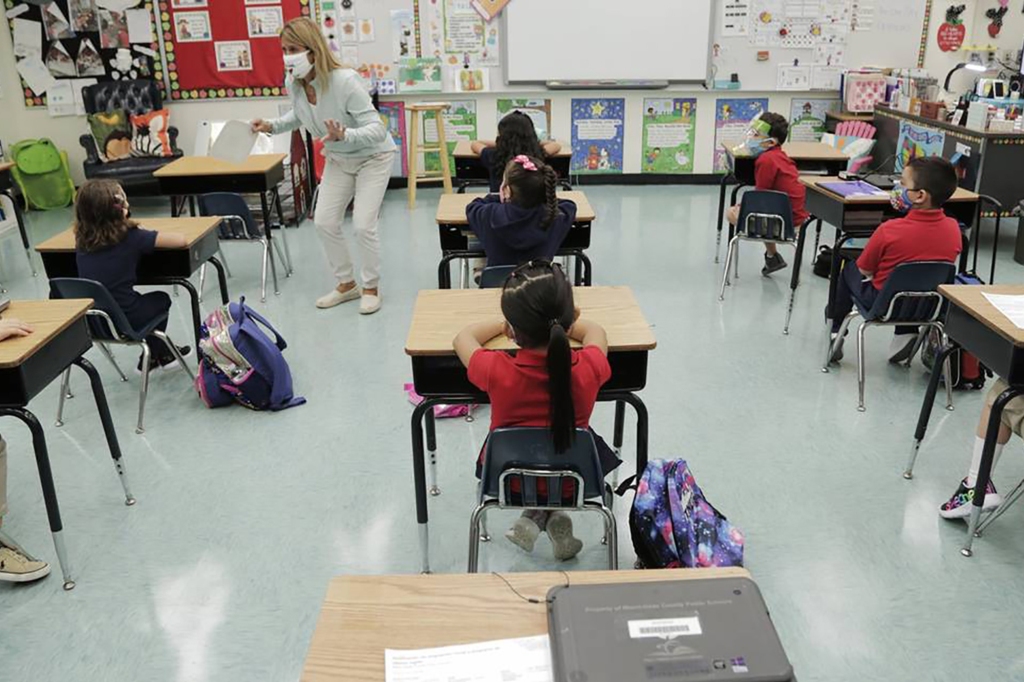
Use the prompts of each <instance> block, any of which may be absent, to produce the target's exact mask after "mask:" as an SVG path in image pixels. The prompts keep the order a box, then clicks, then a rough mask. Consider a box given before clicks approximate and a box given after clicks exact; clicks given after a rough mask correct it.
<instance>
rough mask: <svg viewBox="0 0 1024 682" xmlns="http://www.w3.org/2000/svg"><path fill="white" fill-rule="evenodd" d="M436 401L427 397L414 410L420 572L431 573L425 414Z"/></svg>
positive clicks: (414, 457) (413, 443)
mask: <svg viewBox="0 0 1024 682" xmlns="http://www.w3.org/2000/svg"><path fill="white" fill-rule="evenodd" d="M433 409H434V401H432V400H430V399H427V400H424V401H423V402H422V403H420V404H419V405H417V406H416V407H415V409H413V411H412V475H413V485H414V487H415V489H416V490H415V493H416V523H417V524H418V525H419V539H420V572H421V573H430V533H429V530H428V521H429V519H428V516H427V472H426V466H424V462H423V416H424V415H425V414H426V413H427V411H428V410H430V411H433Z"/></svg>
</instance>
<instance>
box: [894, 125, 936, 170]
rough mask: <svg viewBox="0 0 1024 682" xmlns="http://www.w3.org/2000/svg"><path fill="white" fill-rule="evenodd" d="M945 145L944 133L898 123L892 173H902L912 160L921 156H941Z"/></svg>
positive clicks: (933, 129)
mask: <svg viewBox="0 0 1024 682" xmlns="http://www.w3.org/2000/svg"><path fill="white" fill-rule="evenodd" d="M945 143H946V132H945V131H943V130H936V129H935V128H925V127H924V126H919V125H916V124H914V123H910V122H909V121H900V135H899V137H898V138H896V162H895V167H894V172H896V173H902V172H903V167H904V166H906V165H907V164H908V163H910V161H911V160H912V159H916V158H919V157H922V156H941V155H942V147H943V145H944V144H945Z"/></svg>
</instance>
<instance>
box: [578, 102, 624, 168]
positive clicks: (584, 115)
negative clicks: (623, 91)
mask: <svg viewBox="0 0 1024 682" xmlns="http://www.w3.org/2000/svg"><path fill="white" fill-rule="evenodd" d="M625 110H626V100H624V99H622V98H615V99H604V98H602V99H576V98H573V100H572V169H571V170H572V172H573V173H578V174H581V175H582V174H587V173H593V174H598V173H621V172H622V131H623V120H624V116H625Z"/></svg>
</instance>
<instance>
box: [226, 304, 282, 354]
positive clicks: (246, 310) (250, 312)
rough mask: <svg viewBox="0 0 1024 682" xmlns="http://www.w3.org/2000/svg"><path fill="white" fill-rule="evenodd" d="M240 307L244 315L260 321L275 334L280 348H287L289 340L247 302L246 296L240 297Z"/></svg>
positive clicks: (275, 341) (276, 342)
mask: <svg viewBox="0 0 1024 682" xmlns="http://www.w3.org/2000/svg"><path fill="white" fill-rule="evenodd" d="M238 308H239V312H240V313H241V314H242V315H245V316H246V317H248V318H250V319H252V320H254V321H256V322H259V323H260V324H261V325H263V326H264V328H266V330H267V331H269V332H270V333H271V334H273V335H274V345H276V346H277V348H278V350H284V349H285V348H287V347H288V342H286V341H285V340H284V338H283V337H282V336H281V335H280V334H278V333H277V330H276V329H274V326H273V325H272V324H270V322H268V321H267V318H265V317H263V316H262V315H260V314H259V313H258V312H256V311H255V310H253V309H252V308H250V307H249V306H247V305H246V304H245V296H242V297H240V298H239V300H238ZM239 321H240V320H239Z"/></svg>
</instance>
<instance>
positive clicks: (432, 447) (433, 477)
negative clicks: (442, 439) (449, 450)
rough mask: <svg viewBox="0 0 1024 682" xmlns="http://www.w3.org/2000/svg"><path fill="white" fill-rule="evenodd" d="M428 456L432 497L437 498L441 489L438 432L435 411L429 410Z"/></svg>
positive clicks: (427, 422)
mask: <svg viewBox="0 0 1024 682" xmlns="http://www.w3.org/2000/svg"><path fill="white" fill-rule="evenodd" d="M425 421H426V425H427V456H428V457H429V458H430V491H429V492H430V496H431V497H437V496H438V495H440V494H441V489H440V488H438V487H437V431H436V422H435V418H434V410H433V409H430V410H427V414H426V420H425Z"/></svg>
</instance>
